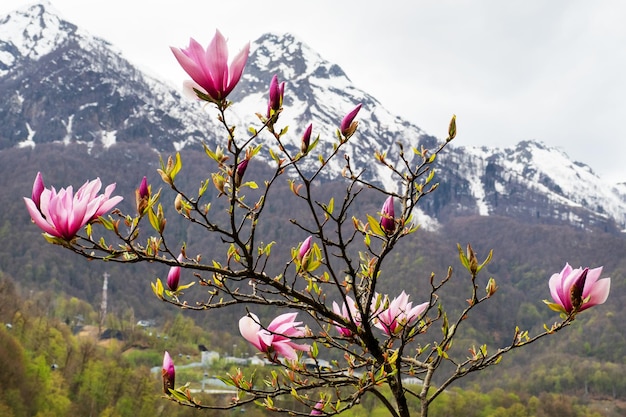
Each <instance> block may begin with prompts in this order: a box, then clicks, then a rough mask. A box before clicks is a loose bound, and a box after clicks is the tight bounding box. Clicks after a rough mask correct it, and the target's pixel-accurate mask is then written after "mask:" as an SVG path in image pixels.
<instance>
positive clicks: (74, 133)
mask: <svg viewBox="0 0 626 417" xmlns="http://www.w3.org/2000/svg"><path fill="white" fill-rule="evenodd" d="M275 74H276V75H277V76H278V78H279V80H280V81H285V82H286V88H285V98H284V102H283V107H284V110H283V113H282V114H281V117H280V119H279V122H278V127H279V128H280V127H283V126H289V131H288V133H287V135H286V136H285V141H286V143H287V149H288V150H289V149H294V150H295V149H297V148H298V147H299V142H300V137H301V135H302V133H303V130H304V129H305V127H306V126H307V125H308V124H309V123H313V134H314V136H317V135H318V134H319V135H320V144H319V146H318V148H319V149H329V147H330V146H332V143H334V142H335V141H336V137H335V130H336V129H337V126H338V125H339V123H340V121H341V119H342V117H343V116H344V115H345V114H346V113H347V112H349V111H350V110H352V109H353V108H354V106H355V105H357V104H358V103H362V104H363V107H362V109H361V111H360V113H359V115H358V120H359V131H358V132H357V134H356V136H355V137H354V138H353V139H352V140H351V143H350V145H349V146H348V147H347V148H346V149H345V150H344V152H345V153H346V154H348V155H349V156H350V158H351V161H352V162H353V163H354V164H355V165H356V166H357V167H358V168H359V169H364V170H365V171H364V174H363V175H364V176H365V177H366V178H368V179H371V180H374V181H378V182H380V183H381V184H384V185H385V186H386V187H394V186H395V184H394V183H393V182H392V181H391V178H390V177H389V176H388V175H387V174H386V173H385V170H383V169H382V168H381V166H380V165H378V164H376V163H374V159H373V153H374V151H381V152H389V153H392V152H393V151H395V150H396V149H397V148H396V145H395V144H396V142H402V143H403V144H405V147H406V149H408V148H409V147H411V146H425V147H426V148H429V147H434V146H436V143H437V139H436V138H434V137H432V136H429V135H427V134H426V133H425V132H423V131H422V130H421V129H420V128H419V127H417V126H416V125H414V124H412V123H410V122H409V121H406V120H403V119H402V118H400V117H397V116H394V115H393V114H391V113H390V112H389V111H388V110H386V109H385V108H384V107H383V106H382V105H381V103H380V102H378V101H377V100H376V99H375V98H374V97H372V96H371V95H369V94H367V93H366V92H365V91H363V90H361V89H359V88H358V87H357V86H355V85H353V84H352V82H351V81H350V79H349V77H348V75H346V74H345V73H344V72H343V71H342V69H341V68H339V67H338V66H337V65H334V64H332V63H330V62H328V61H326V60H325V59H324V58H322V57H321V56H320V55H319V54H317V53H316V52H315V51H313V50H312V49H311V48H309V47H308V46H307V45H306V44H305V42H303V41H301V40H299V39H297V38H295V37H294V36H292V35H290V34H274V33H269V34H265V35H263V36H261V37H260V38H259V39H258V40H257V41H255V42H254V43H253V44H252V47H251V53H250V58H249V60H248V64H247V67H246V70H245V73H244V76H243V78H242V81H241V82H240V84H239V85H238V86H237V88H236V89H235V91H234V92H233V94H232V95H231V97H230V98H231V100H232V101H233V102H234V105H233V106H232V107H231V108H230V109H229V113H228V114H227V117H228V118H229V119H228V120H227V122H228V123H229V125H235V126H236V127H237V128H236V130H235V132H236V134H239V135H245V134H247V133H246V132H248V127H250V126H257V127H260V123H259V120H258V118H257V116H255V113H265V111H266V108H267V107H266V106H267V90H268V86H269V83H270V80H271V78H272V76H273V75H275ZM0 91H1V92H2V95H3V98H4V100H2V102H0V152H2V151H3V150H6V149H11V148H15V147H24V146H31V147H36V146H37V144H38V143H48V142H58V143H60V144H61V145H60V146H72V144H75V143H86V144H88V146H89V149H92V148H94V147H96V148H98V149H103V151H104V150H105V149H106V148H107V147H109V146H113V145H115V146H124V143H137V142H142V143H147V144H149V145H150V146H151V147H152V149H154V150H155V152H163V153H171V152H173V151H175V150H179V149H181V148H184V147H186V148H194V147H195V148H198V149H199V150H201V147H200V146H199V143H200V142H205V143H207V144H209V146H214V145H215V144H216V140H217V137H218V135H219V136H223V135H221V134H220V132H223V130H220V128H219V126H218V125H217V120H216V117H215V115H216V113H215V112H214V110H213V109H212V108H211V107H210V106H204V105H202V104H200V103H197V102H194V101H191V100H187V99H183V98H181V96H180V94H179V92H178V91H176V90H174V89H172V88H170V87H169V86H168V84H167V83H165V82H162V81H160V80H157V79H155V78H152V77H150V76H148V75H146V74H144V73H142V72H141V71H140V70H139V69H137V68H136V67H134V66H133V65H132V64H130V63H129V62H128V61H127V60H126V59H125V58H124V57H123V56H122V55H121V54H120V52H119V51H118V50H117V49H116V48H115V47H114V46H112V45H110V44H109V43H107V42H106V41H104V40H102V39H98V38H95V37H93V36H91V35H89V34H88V33H87V32H86V31H84V30H82V29H80V28H78V27H76V26H75V25H73V24H72V23H70V22H67V21H65V20H63V19H62V18H61V17H60V16H59V15H58V13H56V12H55V11H54V10H53V9H52V8H51V7H50V6H49V4H47V3H43V4H39V5H33V6H30V7H27V8H24V9H20V10H17V11H15V12H13V13H11V14H9V15H7V16H6V17H4V18H3V19H2V20H0ZM460 132H461V133H459V137H458V138H457V139H455V142H453V144H452V145H451V146H450V147H448V148H447V150H446V151H445V153H444V154H443V155H442V156H441V158H439V159H438V164H439V168H438V174H437V175H438V176H437V178H439V181H440V187H439V189H438V190H437V192H435V193H433V194H432V195H431V196H429V197H428V198H427V199H425V200H424V203H425V204H424V206H423V209H424V214H426V215H427V216H429V217H430V218H431V220H433V219H435V220H439V221H445V220H446V219H447V218H449V217H450V216H459V215H501V216H509V217H515V218H518V219H523V220H524V221H531V222H535V223H536V222H544V223H564V224H571V225H575V226H577V227H583V228H589V229H595V230H607V231H615V230H620V229H623V228H624V225H625V224H626V185H611V184H608V183H607V182H605V181H603V180H602V179H601V178H599V177H598V176H597V175H595V174H594V173H593V172H592V171H591V169H590V168H589V167H587V166H586V165H584V164H581V163H578V162H572V161H571V160H570V159H569V158H568V157H567V155H565V154H564V153H563V152H561V151H560V150H558V149H555V148H551V147H549V146H546V145H544V144H542V143H539V142H530V141H525V142H520V143H519V144H518V145H517V146H516V147H514V148H507V149H495V148H491V149H488V148H472V147H462V146H455V143H456V141H459V142H462V127H461V128H460ZM262 133H263V132H262ZM260 140H263V141H267V143H266V145H267V146H269V147H273V146H276V144H275V143H273V142H272V138H271V136H270V135H269V134H262V135H261V136H260ZM294 153H295V152H294ZM408 153H409V152H407V154H408ZM259 159H266V160H269V159H270V158H269V153H268V152H267V151H264V152H262V153H260V154H259ZM316 161H317V159H316V158H311V164H315V163H316ZM342 169H343V158H337V160H336V161H335V162H333V163H332V164H330V165H329V170H328V172H327V175H326V177H325V178H322V180H326V181H328V180H334V179H336V178H339V177H340V176H341V170H342Z"/></svg>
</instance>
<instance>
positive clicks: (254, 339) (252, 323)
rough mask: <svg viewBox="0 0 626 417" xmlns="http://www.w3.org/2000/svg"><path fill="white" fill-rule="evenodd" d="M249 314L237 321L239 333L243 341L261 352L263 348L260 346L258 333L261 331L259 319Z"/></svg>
mask: <svg viewBox="0 0 626 417" xmlns="http://www.w3.org/2000/svg"><path fill="white" fill-rule="evenodd" d="M249 314H250V315H249V316H244V317H242V318H241V319H240V320H239V332H240V333H241V335H242V336H243V338H244V339H246V340H247V341H248V342H250V343H251V344H252V345H253V346H254V347H256V348H257V349H258V350H260V351H262V352H263V351H265V347H264V346H263V345H262V344H261V341H260V338H259V331H260V330H261V326H260V325H259V318H258V317H257V316H256V315H255V314H252V313H249Z"/></svg>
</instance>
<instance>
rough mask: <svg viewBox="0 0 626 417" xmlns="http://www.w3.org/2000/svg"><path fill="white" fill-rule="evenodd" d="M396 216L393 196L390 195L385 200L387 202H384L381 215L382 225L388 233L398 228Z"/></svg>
mask: <svg viewBox="0 0 626 417" xmlns="http://www.w3.org/2000/svg"><path fill="white" fill-rule="evenodd" d="M394 216H395V212H394V208H393V196H391V195H390V196H389V197H387V199H386V200H385V204H383V208H382V210H381V216H380V227H382V229H383V230H384V232H385V233H387V234H388V235H391V234H393V232H395V230H396V222H395V219H394Z"/></svg>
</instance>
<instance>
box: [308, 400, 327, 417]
mask: <svg viewBox="0 0 626 417" xmlns="http://www.w3.org/2000/svg"><path fill="white" fill-rule="evenodd" d="M323 409H324V400H319V401H318V402H317V404H315V406H314V407H313V409H312V410H311V414H309V415H310V416H321V415H323V413H322V410H323Z"/></svg>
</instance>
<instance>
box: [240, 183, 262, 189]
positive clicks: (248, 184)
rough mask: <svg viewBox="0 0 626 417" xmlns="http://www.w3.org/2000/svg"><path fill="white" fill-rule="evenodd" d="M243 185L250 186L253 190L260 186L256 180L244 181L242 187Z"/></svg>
mask: <svg viewBox="0 0 626 417" xmlns="http://www.w3.org/2000/svg"><path fill="white" fill-rule="evenodd" d="M243 187H250V188H251V189H253V190H256V189H257V188H259V186H258V185H257V183H256V182H254V181H248V182H244V183H243V184H241V186H240V188H243Z"/></svg>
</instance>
